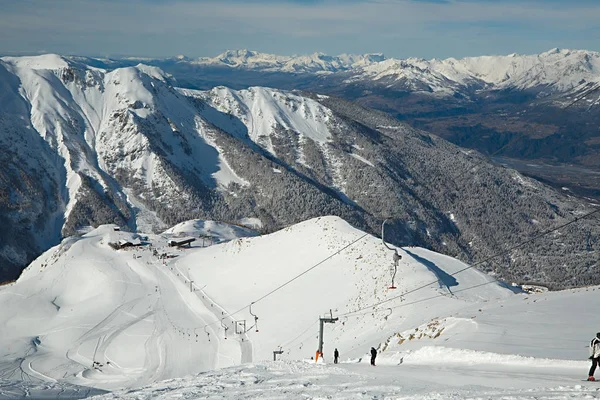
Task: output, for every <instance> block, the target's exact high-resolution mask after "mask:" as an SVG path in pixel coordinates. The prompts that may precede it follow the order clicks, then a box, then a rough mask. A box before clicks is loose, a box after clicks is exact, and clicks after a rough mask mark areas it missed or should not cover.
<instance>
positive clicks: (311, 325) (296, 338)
mask: <svg viewBox="0 0 600 400" xmlns="http://www.w3.org/2000/svg"><path fill="white" fill-rule="evenodd" d="M317 322H319V320H318V319H317V320H315V321H313V322H312V324H310V325H309V326H308V328H306V329H305V330H303V331H302V333H300V334H299V335H298V336H296V337H295V338H293V339H292V340H289V341H287V342H285V343H284V344H282V345H280V346H279V347H286V348H288V347H291V345H292V344H294V343H295V342H296V340H298V339H300V338H301V337H302V335H304V334H305V333H306V332H308V331H309V330H310V329H311V328H312V327H313V326H314V325H315V324H316V323H317Z"/></svg>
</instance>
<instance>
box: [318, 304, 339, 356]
mask: <svg viewBox="0 0 600 400" xmlns="http://www.w3.org/2000/svg"><path fill="white" fill-rule="evenodd" d="M329 314H330V317H329V318H321V317H319V354H323V324H325V323H327V324H333V323H335V322H336V321H337V320H338V319H339V318H338V317H335V318H333V315H332V313H331V310H329Z"/></svg>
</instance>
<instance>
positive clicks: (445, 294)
mask: <svg viewBox="0 0 600 400" xmlns="http://www.w3.org/2000/svg"><path fill="white" fill-rule="evenodd" d="M192 238H193V239H194V240H193V241H191V242H190V243H187V244H185V245H183V246H177V244H178V243H179V244H181V243H182V242H186V239H192ZM170 244H171V245H170ZM398 252H399V253H400V255H401V256H402V259H401V260H400V262H399V265H398V272H397V274H396V277H395V281H394V283H395V286H396V287H397V288H396V289H389V287H390V286H391V283H392V281H391V277H392V275H391V271H392V269H393V258H392V255H393V252H392V251H390V250H388V249H387V248H386V247H384V246H383V244H382V242H381V239H380V238H377V237H374V236H372V235H369V234H365V233H364V232H362V231H359V230H357V229H355V228H353V227H352V226H350V225H349V224H347V223H346V222H345V221H343V220H342V219H340V218H337V217H321V218H317V219H312V220H309V221H305V222H303V223H300V224H297V225H293V226H290V227H288V228H285V229H283V230H281V231H278V232H275V233H273V234H269V235H263V236H258V235H257V234H256V233H255V232H253V231H251V230H249V229H244V228H241V227H237V226H231V225H226V224H223V223H217V222H211V221H189V222H187V223H183V224H180V225H178V226H176V227H174V228H172V229H170V230H168V231H166V232H165V233H163V234H162V235H152V234H137V233H128V232H123V231H120V230H117V228H116V227H115V226H113V225H105V226H101V227H99V228H97V229H94V230H92V231H90V232H88V233H86V234H84V235H82V236H80V237H71V238H68V239H65V240H64V241H63V242H62V243H61V244H60V245H59V246H56V247H54V248H52V249H50V250H49V251H47V252H46V253H45V254H43V255H42V256H41V257H39V258H38V259H37V260H36V261H35V262H33V263H32V264H31V265H30V266H29V267H28V268H27V269H26V270H25V272H24V273H23V275H22V276H21V278H20V279H19V280H18V281H17V282H16V283H13V284H10V285H5V286H3V287H0V398H19V397H26V396H29V397H34V398H44V397H46V398H56V397H61V398H68V397H70V398H83V397H88V396H91V395H99V396H104V398H124V399H144V398H163V399H171V398H224V399H252V398H263V399H276V398H283V397H286V398H308V399H311V398H334V399H347V398H352V399H367V398H368V399H372V398H402V399H412V398H414V399H445V398H452V399H459V398H460V399H462V398H465V399H476V398H488V399H509V398H510V399H529V400H533V399H573V398H598V397H600V384H598V383H594V382H583V381H582V380H583V379H585V378H586V377H587V370H588V369H589V364H590V363H589V361H588V360H587V357H588V350H587V348H586V347H587V345H588V343H589V340H590V339H591V338H592V337H593V336H594V335H595V333H596V332H597V331H600V321H599V320H598V313H597V310H596V309H595V307H594V304H596V303H597V296H598V294H600V289H599V290H596V289H598V288H596V287H591V288H581V289H574V290H566V291H562V292H545V293H538V294H528V293H523V292H521V291H519V290H516V289H515V288H512V287H509V286H508V285H506V284H503V283H500V282H497V281H496V280H495V279H494V278H493V277H490V276H488V275H486V274H484V273H481V272H479V271H478V270H476V269H475V268H469V266H468V265H466V264H464V263H462V262H460V261H457V260H455V259H453V258H451V257H447V256H444V255H441V254H438V253H434V252H431V251H429V250H426V249H422V248H415V247H406V248H398ZM190 281H191V282H190ZM320 317H324V318H338V320H337V321H336V322H335V323H326V324H324V357H322V358H320V359H319V361H318V362H315V360H314V359H311V357H312V358H314V357H315V352H316V350H317V348H318V334H319V318H320ZM371 347H375V348H377V350H378V352H379V354H378V356H377V360H376V364H377V365H376V366H375V367H372V366H370V365H369V356H368V352H369V350H370V348H371ZM334 348H337V349H338V350H339V351H340V354H341V357H340V363H339V364H333V359H332V358H333V357H332V355H333V350H334ZM274 351H277V352H281V353H280V354H275V355H276V357H277V361H273V357H274ZM103 393H104V394H103Z"/></svg>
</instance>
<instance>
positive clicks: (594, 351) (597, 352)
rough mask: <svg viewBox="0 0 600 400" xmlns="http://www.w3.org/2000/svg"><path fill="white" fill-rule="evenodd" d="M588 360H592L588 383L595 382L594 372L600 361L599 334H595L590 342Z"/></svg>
mask: <svg viewBox="0 0 600 400" xmlns="http://www.w3.org/2000/svg"><path fill="white" fill-rule="evenodd" d="M590 360H592V367H591V368H590V372H589V374H588V379H587V380H588V381H595V380H596V379H594V372H595V371H596V367H597V366H598V362H599V361H600V332H598V333H596V337H595V338H593V339H592V341H591V342H590Z"/></svg>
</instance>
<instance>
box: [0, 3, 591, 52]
mask: <svg viewBox="0 0 600 400" xmlns="http://www.w3.org/2000/svg"><path fill="white" fill-rule="evenodd" d="M0 10H1V11H0V54H33V53H40V52H54V53H60V54H77V55H90V56H119V55H129V56H144V57H165V56H174V55H178V54H185V55H187V56H190V57H198V56H215V55H217V54H218V53H220V52H222V51H224V50H226V49H242V48H245V49H250V50H258V51H261V52H267V53H276V54H282V55H292V54H307V53H313V52H315V51H319V52H324V53H327V54H332V55H334V54H340V53H373V52H383V53H385V54H386V55H387V56H388V57H396V58H407V57H423V58H433V57H436V58H446V57H464V56H476V55H483V54H509V53H521V54H533V53H540V52H543V51H546V50H549V49H551V48H554V47H559V48H569V49H587V50H595V51H600V40H599V39H600V22H599V21H600V0H0Z"/></svg>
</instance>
